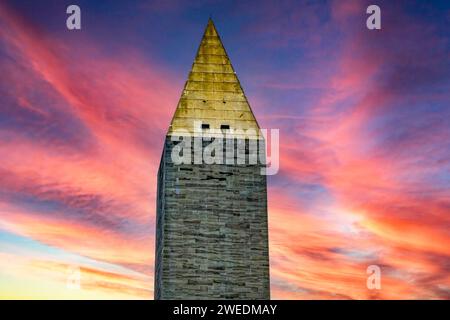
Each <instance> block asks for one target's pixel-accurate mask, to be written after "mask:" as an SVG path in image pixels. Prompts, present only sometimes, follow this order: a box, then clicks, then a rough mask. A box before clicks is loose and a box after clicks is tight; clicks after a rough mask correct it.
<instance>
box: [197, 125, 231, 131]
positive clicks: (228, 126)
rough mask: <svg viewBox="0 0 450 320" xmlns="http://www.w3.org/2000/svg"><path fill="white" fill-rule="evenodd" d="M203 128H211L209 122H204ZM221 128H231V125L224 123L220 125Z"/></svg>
mask: <svg viewBox="0 0 450 320" xmlns="http://www.w3.org/2000/svg"><path fill="white" fill-rule="evenodd" d="M202 129H209V123H202ZM220 129H221V130H230V125H228V124H222V125H221V126H220Z"/></svg>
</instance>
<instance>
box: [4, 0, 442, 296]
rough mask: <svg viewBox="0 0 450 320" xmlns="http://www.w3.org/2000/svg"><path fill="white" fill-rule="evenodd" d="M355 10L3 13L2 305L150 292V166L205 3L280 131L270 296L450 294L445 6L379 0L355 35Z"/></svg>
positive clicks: (180, 6) (159, 5)
mask: <svg viewBox="0 0 450 320" xmlns="http://www.w3.org/2000/svg"><path fill="white" fill-rule="evenodd" d="M368 4H370V3H368V2H367V3H365V2H364V1H363V2H355V1H324V2H312V3H311V2H305V3H301V4H299V3H298V2H297V1H282V2H281V3H278V2H277V3H275V2H272V1H265V2H258V6H255V5H254V3H253V4H252V3H251V2H250V3H248V2H243V3H241V2H239V3H233V4H231V3H230V2H218V3H216V4H215V5H213V4H211V3H209V2H208V1H203V2H201V3H199V4H186V3H182V2H178V1H175V2H164V1H152V2H140V1H132V2H131V3H130V4H128V5H127V6H126V7H124V5H123V4H119V3H115V2H111V3H109V4H108V6H106V7H105V5H94V4H89V3H88V2H87V1H80V7H81V8H82V23H83V24H82V30H81V31H68V30H67V29H65V17H66V15H65V8H64V6H63V5H56V4H53V3H52V5H49V4H46V5H45V9H43V6H44V5H43V4H42V3H39V4H38V3H35V4H29V3H28V2H23V3H20V1H19V3H15V4H14V5H13V4H12V3H5V4H0V75H1V77H0V261H2V262H1V264H0V288H1V290H0V297H1V298H7V297H12V298H60V297H63V298H143V299H151V298H153V264H154V236H155V235H154V228H155V207H156V206H155V191H156V172H157V168H158V166H159V160H160V156H161V150H162V144H163V141H164V136H165V133H166V130H167V127H168V125H169V122H170V118H171V116H172V114H173V112H174V111H175V107H176V104H177V101H178V99H179V96H180V93H181V90H182V85H183V82H184V81H185V78H186V75H187V72H188V71H189V68H190V65H191V63H192V59H193V57H194V55H195V50H196V47H197V46H198V44H199V42H200V37H201V34H202V32H203V28H204V26H205V25H206V20H207V18H208V16H209V14H210V13H211V12H212V13H213V18H214V20H215V23H216V26H217V28H218V32H219V33H220V34H221V37H222V39H223V41H224V45H225V47H226V48H227V51H228V53H229V55H230V58H231V61H232V63H233V65H234V67H235V69H236V71H237V74H238V76H239V78H240V81H241V83H242V86H243V88H244V90H245V92H246V94H247V96H248V98H249V101H250V104H251V106H252V109H253V112H254V113H255V115H256V118H257V119H258V121H259V123H260V125H261V127H263V128H279V129H280V172H279V174H278V175H276V176H273V177H270V178H269V185H268V187H269V193H268V197H269V237H270V239H269V241H270V263H271V297H272V298H275V299H372V298H373V299H449V298H450V272H449V271H450V233H449V230H450V228H449V227H450V104H449V102H450V99H449V98H450V96H449V92H448V88H449V84H450V56H449V52H450V50H449V48H450V43H449V40H450V39H449V38H450V37H449V32H448V30H447V29H448V28H447V27H446V26H447V25H448V23H449V19H450V8H449V6H448V5H446V4H444V3H441V2H435V3H421V2H415V3H411V2H402V1H398V2H395V3H392V2H389V1H381V2H380V4H379V5H380V7H381V8H382V30H381V31H369V30H367V29H366V28H365V19H366V17H367V15H366V14H365V8H366V7H367V5H368ZM250 9H251V10H250ZM242 12H246V14H245V16H243V15H242ZM372 264H375V265H379V266H380V267H381V270H382V289H381V290H375V291H374V290H368V289H367V287H366V279H367V274H366V268H367V266H369V265H372ZM72 266H78V267H79V268H80V272H81V276H82V282H81V288H80V290H69V289H68V288H67V286H66V282H67V272H68V270H70V268H71V267H72Z"/></svg>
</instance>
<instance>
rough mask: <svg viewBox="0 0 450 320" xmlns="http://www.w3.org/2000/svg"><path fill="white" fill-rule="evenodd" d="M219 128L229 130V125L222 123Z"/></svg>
mask: <svg viewBox="0 0 450 320" xmlns="http://www.w3.org/2000/svg"><path fill="white" fill-rule="evenodd" d="M220 129H221V130H230V126H229V125H228V124H222V125H221V126H220Z"/></svg>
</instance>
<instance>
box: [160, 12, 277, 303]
mask: <svg viewBox="0 0 450 320" xmlns="http://www.w3.org/2000/svg"><path fill="white" fill-rule="evenodd" d="M188 136H189V137H190V138H186V137H188ZM208 136H209V137H210V138H209V139H208V138H207V137H208ZM219 136H220V137H224V138H223V140H222V138H219ZM196 139H197V140H196ZM198 139H200V140H198ZM181 141H184V143H185V146H189V147H192V149H190V150H189V149H187V150H188V151H186V150H185V151H183V152H181V153H179V154H182V155H183V156H188V158H191V159H190V160H189V159H188V160H189V161H185V162H183V163H181V164H180V163H178V162H177V161H174V158H173V154H174V151H175V150H174V149H175V148H177V144H179V143H180V142H181ZM194 141H200V143H199V144H197V146H195V144H196V142H194ZM211 141H216V142H220V141H223V148H222V147H220V148H217V149H216V151H215V152H214V153H212V154H214V156H217V158H216V159H219V158H220V160H223V161H222V162H221V161H216V162H214V163H211V162H210V161H209V162H208V161H206V160H204V159H203V160H202V159H200V161H199V159H198V158H196V155H195V154H194V153H195V151H196V150H198V148H199V146H200V149H202V148H204V147H205V146H207V145H208V144H210V143H211ZM225 141H226V143H225ZM253 143H256V144H257V146H258V147H259V148H260V150H264V138H263V137H262V135H261V133H260V131H259V126H258V123H257V121H256V119H255V117H254V115H253V112H252V110H251V108H250V105H249V103H248V101H247V98H246V97H245V95H244V92H243V90H242V88H241V85H240V83H239V80H238V78H237V76H236V73H235V72H234V70H233V67H232V65H231V63H230V60H229V58H228V55H227V53H226V51H225V48H224V46H223V44H222V41H221V40H220V37H219V35H218V33H217V31H216V28H215V26H214V24H213V22H212V20H211V19H210V20H209V21H208V24H207V26H206V30H205V33H204V35H203V38H202V40H201V43H200V46H199V49H198V52H197V55H196V57H195V60H194V63H193V65H192V69H191V71H190V73H189V77H188V80H187V81H186V84H185V86H184V89H183V93H182V95H181V98H180V100H179V102H178V106H177V109H176V111H175V114H174V116H173V119H172V122H171V125H170V127H169V130H168V133H167V136H166V140H165V144H164V150H163V154H162V158H161V163H160V167H159V172H158V194H157V225H156V258H155V299H269V298H270V284H269V253H268V226H267V191H266V190H267V189H266V176H265V175H264V174H262V172H263V170H264V165H263V164H261V162H260V161H258V163H254V162H253V163H251V161H249V159H250V157H251V156H250V154H251V153H252V151H251V150H253V149H252V148H251V146H254V144H253ZM239 147H242V148H241V149H239ZM205 150H206V149H205ZM242 150H243V152H241V151H242ZM222 151H223V154H222V155H221V154H220V152H222ZM178 152H179V150H178ZM176 153H177V152H175V154H176ZM201 154H202V153H201V152H200V155H201ZM189 156H191V157H189ZM242 160H245V161H244V163H242V162H243V161H242Z"/></svg>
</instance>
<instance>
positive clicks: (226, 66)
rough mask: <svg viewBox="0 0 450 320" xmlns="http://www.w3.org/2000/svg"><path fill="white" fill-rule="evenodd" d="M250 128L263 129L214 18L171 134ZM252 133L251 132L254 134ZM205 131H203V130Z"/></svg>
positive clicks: (176, 113) (198, 54) (194, 66)
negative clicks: (248, 99)
mask: <svg viewBox="0 0 450 320" xmlns="http://www.w3.org/2000/svg"><path fill="white" fill-rule="evenodd" d="M202 124H203V128H204V129H203V130H205V128H207V127H209V129H207V130H211V131H214V130H221V129H224V128H230V129H231V130H230V131H231V132H233V131H234V130H238V129H241V130H244V131H246V132H249V131H248V129H251V130H253V131H254V132H256V137H260V133H259V126H258V123H257V121H256V119H255V117H254V115H253V112H252V110H251V108H250V105H249V103H248V101H247V98H246V96H245V94H244V91H243V90H242V87H241V85H240V83H239V80H238V78H237V76H236V73H235V72H234V69H233V66H232V65H231V62H230V59H229V58H228V55H227V53H226V51H225V48H224V46H223V44H222V41H221V40H220V37H219V34H218V33H217V30H216V27H215V26H214V23H213V21H212V20H211V19H209V21H208V24H207V26H206V29H205V33H204V35H203V38H202V41H201V43H200V46H199V48H198V51H197V56H196V57H195V60H194V63H193V64H192V69H191V71H190V73H189V77H188V79H187V81H186V84H185V86H184V89H183V93H182V94H181V97H180V100H179V102H178V106H177V109H176V111H175V114H174V116H173V118H172V122H171V124H170V127H169V131H168V135H169V136H170V135H175V134H177V131H178V130H187V131H189V132H190V133H191V134H194V132H198V130H202V129H200V128H201V126H202ZM251 130H250V131H251ZM200 132H201V131H200Z"/></svg>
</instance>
